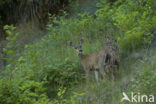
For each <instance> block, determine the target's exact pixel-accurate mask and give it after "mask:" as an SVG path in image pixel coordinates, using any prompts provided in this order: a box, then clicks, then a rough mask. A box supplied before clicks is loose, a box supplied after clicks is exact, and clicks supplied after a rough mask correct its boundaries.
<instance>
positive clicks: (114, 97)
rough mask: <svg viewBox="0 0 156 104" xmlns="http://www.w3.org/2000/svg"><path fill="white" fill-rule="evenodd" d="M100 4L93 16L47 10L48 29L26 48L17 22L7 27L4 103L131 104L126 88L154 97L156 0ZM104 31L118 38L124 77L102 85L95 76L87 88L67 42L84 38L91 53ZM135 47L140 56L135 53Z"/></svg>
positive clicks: (0, 90)
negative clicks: (15, 25) (60, 14)
mask: <svg viewBox="0 0 156 104" xmlns="http://www.w3.org/2000/svg"><path fill="white" fill-rule="evenodd" d="M0 5H1V3H0ZM96 5H97V8H98V10H97V11H96V12H95V13H94V15H89V13H87V12H84V13H78V14H77V15H76V16H73V17H70V16H69V14H68V12H63V13H64V15H63V16H59V17H58V16H55V15H49V23H48V24H47V26H46V28H47V30H48V31H49V32H48V34H47V35H45V36H44V37H43V38H42V39H41V40H40V41H39V42H34V43H33V44H26V45H25V48H24V50H23V51H22V52H21V51H19V49H18V46H19V44H18V37H19V36H20V35H21V34H18V33H17V32H15V30H16V28H15V27H14V26H13V25H10V26H8V25H6V26H4V30H5V31H6V33H7V34H8V37H7V38H6V39H7V41H8V43H7V46H6V47H5V48H3V52H4V53H5V56H6V57H5V60H6V61H7V66H6V67H5V70H3V71H1V75H0V104H119V103H123V104H128V103H130V102H126V101H125V102H120V100H121V98H122V92H123V91H124V92H126V93H127V94H130V93H131V92H135V93H138V92H139V93H141V94H152V95H155V96H156V92H155V91H156V82H155V81H156V67H155V66H156V55H155V53H154V52H155V51H156V48H154V47H152V45H153V44H155V42H154V41H153V40H154V38H155V37H154V35H153V31H155V30H154V29H155V27H156V6H155V5H156V2H155V0H116V1H113V2H110V1H109V0H108V1H107V0H100V2H99V3H97V4H96ZM67 17H68V18H67ZM104 34H106V35H107V36H109V37H112V38H114V39H116V40H117V45H118V46H119V48H120V56H121V67H120V72H119V73H120V76H119V77H118V78H117V81H115V82H112V81H110V80H106V81H103V80H101V81H100V85H97V84H96V83H95V81H94V80H93V78H91V79H92V80H91V81H90V83H89V87H86V85H85V76H84V71H83V68H82V66H81V64H80V62H79V60H78V57H77V54H76V52H75V51H74V50H73V49H72V48H71V47H69V43H68V42H69V41H70V40H71V41H74V43H76V42H78V41H79V40H80V38H81V37H84V40H85V41H84V44H83V50H84V53H85V54H87V53H91V52H95V51H97V50H100V49H103V46H104V44H105V42H106V40H105V38H104ZM149 46H150V50H149ZM136 52H138V53H139V54H140V56H141V57H142V58H138V57H135V56H134V55H133V53H136ZM147 53H148V54H147ZM141 104H142V103H141Z"/></svg>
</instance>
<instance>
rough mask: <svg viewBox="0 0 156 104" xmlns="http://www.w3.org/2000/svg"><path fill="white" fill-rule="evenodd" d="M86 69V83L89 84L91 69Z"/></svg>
mask: <svg viewBox="0 0 156 104" xmlns="http://www.w3.org/2000/svg"><path fill="white" fill-rule="evenodd" d="M85 71H86V84H87V85H88V82H89V70H85Z"/></svg>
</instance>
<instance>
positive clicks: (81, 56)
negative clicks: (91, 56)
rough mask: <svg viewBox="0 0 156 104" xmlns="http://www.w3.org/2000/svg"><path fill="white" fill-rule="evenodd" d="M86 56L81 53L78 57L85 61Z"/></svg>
mask: <svg viewBox="0 0 156 104" xmlns="http://www.w3.org/2000/svg"><path fill="white" fill-rule="evenodd" d="M85 56H86V55H84V54H82V53H79V54H78V57H79V59H80V60H82V59H84V57H85Z"/></svg>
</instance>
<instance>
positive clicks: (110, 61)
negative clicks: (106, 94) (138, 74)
mask: <svg viewBox="0 0 156 104" xmlns="http://www.w3.org/2000/svg"><path fill="white" fill-rule="evenodd" d="M83 42H84V39H83V38H81V39H80V42H79V44H78V45H77V46H75V45H74V44H73V42H72V41H70V42H69V45H70V46H71V47H73V48H74V49H75V50H76V51H77V52H78V57H79V59H80V62H81V64H82V66H83V69H84V71H85V73H86V84H87V85H88V81H89V72H90V71H92V70H94V71H95V78H96V81H97V82H98V72H99V73H100V74H101V75H102V77H103V79H104V80H106V74H107V72H110V71H109V70H113V69H116V70H118V69H119V63H120V60H119V56H118V53H116V47H115V46H113V45H111V44H110V43H108V44H107V45H106V46H105V47H104V49H103V50H100V51H96V52H93V53H90V54H83V50H82V43H83ZM116 70H115V71H113V77H116V72H118V71H116ZM113 79H114V78H113Z"/></svg>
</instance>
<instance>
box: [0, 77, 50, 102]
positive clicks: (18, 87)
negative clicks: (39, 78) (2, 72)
mask: <svg viewBox="0 0 156 104" xmlns="http://www.w3.org/2000/svg"><path fill="white" fill-rule="evenodd" d="M43 84H44V82H35V81H32V80H27V78H26V77H23V78H20V79H16V78H13V79H8V78H3V79H0V103H1V104H49V103H50V100H49V99H48V98H47V96H46V94H45V91H44V90H45V88H44V87H43Z"/></svg>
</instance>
